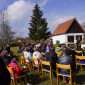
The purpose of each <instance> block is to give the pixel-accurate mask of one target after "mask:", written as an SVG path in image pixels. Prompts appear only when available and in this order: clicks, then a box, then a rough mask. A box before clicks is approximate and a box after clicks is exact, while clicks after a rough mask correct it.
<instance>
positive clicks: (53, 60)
mask: <svg viewBox="0 0 85 85" xmlns="http://www.w3.org/2000/svg"><path fill="white" fill-rule="evenodd" d="M57 60H58V57H57V54H56V53H55V52H47V53H46V61H50V62H51V66H52V70H56V63H57ZM46 68H47V69H49V67H48V66H46Z"/></svg>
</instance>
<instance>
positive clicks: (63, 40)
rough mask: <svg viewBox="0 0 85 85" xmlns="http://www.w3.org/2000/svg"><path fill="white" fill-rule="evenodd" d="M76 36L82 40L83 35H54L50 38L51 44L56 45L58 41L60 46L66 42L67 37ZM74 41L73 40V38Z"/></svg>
mask: <svg viewBox="0 0 85 85" xmlns="http://www.w3.org/2000/svg"><path fill="white" fill-rule="evenodd" d="M72 35H73V36H75V37H76V36H77V35H82V40H83V38H84V33H67V34H62V35H56V36H52V39H53V44H56V41H57V40H59V41H60V44H62V43H65V42H68V40H67V39H68V38H67V36H72ZM74 39H75V38H74Z"/></svg>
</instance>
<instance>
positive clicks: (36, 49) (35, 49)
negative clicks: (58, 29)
mask: <svg viewBox="0 0 85 85" xmlns="http://www.w3.org/2000/svg"><path fill="white" fill-rule="evenodd" d="M33 58H36V59H37V58H38V59H39V63H41V60H43V56H42V55H41V53H40V52H39V51H38V48H37V47H35V48H34V52H33ZM35 64H38V62H35Z"/></svg>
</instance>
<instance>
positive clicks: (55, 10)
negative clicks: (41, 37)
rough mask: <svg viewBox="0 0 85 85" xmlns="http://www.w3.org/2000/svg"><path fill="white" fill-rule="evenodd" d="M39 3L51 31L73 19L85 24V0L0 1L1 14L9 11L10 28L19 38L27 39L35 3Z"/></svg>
mask: <svg viewBox="0 0 85 85" xmlns="http://www.w3.org/2000/svg"><path fill="white" fill-rule="evenodd" d="M36 2H37V3H38V4H39V6H40V8H41V10H42V11H43V14H44V17H45V18H46V19H47V22H48V27H49V28H50V29H49V30H50V31H51V32H53V31H54V30H55V29H56V27H57V26H58V25H59V24H61V23H63V22H65V21H67V20H69V19H72V18H74V17H75V18H76V19H77V20H78V21H79V23H80V24H81V25H82V24H83V23H85V0H0V12H1V11H7V12H8V15H9V19H10V26H11V27H12V29H13V30H15V31H16V36H17V37H27V36H28V32H29V30H28V29H27V28H28V27H30V26H29V22H30V19H31V17H30V16H31V15H32V10H33V7H34V5H35V3H36Z"/></svg>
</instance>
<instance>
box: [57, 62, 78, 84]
mask: <svg viewBox="0 0 85 85" xmlns="http://www.w3.org/2000/svg"><path fill="white" fill-rule="evenodd" d="M56 68H57V85H59V76H63V81H64V77H69V78H70V81H71V85H72V76H74V85H76V76H75V75H76V74H75V72H74V73H72V70H71V65H62V64H57V63H56ZM60 68H62V69H69V70H70V74H63V73H60V72H59V69H60Z"/></svg>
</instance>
